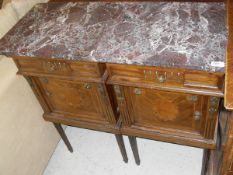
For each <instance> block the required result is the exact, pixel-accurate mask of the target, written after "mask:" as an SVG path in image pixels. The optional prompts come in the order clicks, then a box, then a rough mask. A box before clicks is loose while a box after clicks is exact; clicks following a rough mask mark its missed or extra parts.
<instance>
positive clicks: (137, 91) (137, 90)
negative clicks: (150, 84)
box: [134, 88, 142, 95]
mask: <svg viewBox="0 0 233 175" xmlns="http://www.w3.org/2000/svg"><path fill="white" fill-rule="evenodd" d="M134 94H136V95H141V94H142V91H141V89H139V88H135V89H134Z"/></svg>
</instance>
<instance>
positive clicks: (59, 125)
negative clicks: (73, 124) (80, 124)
mask: <svg viewBox="0 0 233 175" xmlns="http://www.w3.org/2000/svg"><path fill="white" fill-rule="evenodd" d="M53 124H54V126H55V128H56V129H57V131H58V133H59V134H60V136H61V138H62V140H63V142H64V143H65V144H66V146H67V148H68V150H69V151H70V152H71V153H72V152H73V148H72V146H71V144H70V142H69V140H68V138H67V136H66V133H65V132H64V130H63V128H62V126H61V124H58V123H53Z"/></svg>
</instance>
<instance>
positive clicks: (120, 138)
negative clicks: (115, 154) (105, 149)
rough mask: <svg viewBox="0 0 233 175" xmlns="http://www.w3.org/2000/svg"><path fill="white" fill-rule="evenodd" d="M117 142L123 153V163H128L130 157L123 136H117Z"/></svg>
mask: <svg viewBox="0 0 233 175" xmlns="http://www.w3.org/2000/svg"><path fill="white" fill-rule="evenodd" d="M115 137H116V140H117V144H118V146H119V149H120V151H121V155H122V157H123V161H124V162H125V163H127V162H128V156H127V153H126V149H125V144H124V140H123V136H122V135H121V134H115Z"/></svg>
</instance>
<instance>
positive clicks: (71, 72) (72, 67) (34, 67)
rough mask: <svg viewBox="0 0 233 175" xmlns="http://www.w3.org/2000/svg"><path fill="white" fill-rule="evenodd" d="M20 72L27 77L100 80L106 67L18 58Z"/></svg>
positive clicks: (89, 63)
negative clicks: (40, 76)
mask: <svg viewBox="0 0 233 175" xmlns="http://www.w3.org/2000/svg"><path fill="white" fill-rule="evenodd" d="M14 60H15V62H16V64H17V65H18V68H19V72H20V73H22V74H25V75H42V76H59V77H60V78H61V77H63V78H69V79H82V78H83V79H84V78H90V79H91V78H92V79H100V78H101V77H102V76H103V74H104V71H105V65H104V64H101V63H95V62H83V61H66V60H57V59H38V58H27V57H17V58H15V59H14Z"/></svg>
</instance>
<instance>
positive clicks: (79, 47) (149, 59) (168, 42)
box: [0, 2, 227, 71]
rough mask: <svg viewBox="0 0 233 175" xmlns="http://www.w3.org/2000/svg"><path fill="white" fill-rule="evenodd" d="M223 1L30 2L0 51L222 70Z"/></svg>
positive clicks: (36, 55) (223, 46) (2, 52)
mask: <svg viewBox="0 0 233 175" xmlns="http://www.w3.org/2000/svg"><path fill="white" fill-rule="evenodd" d="M225 23H226V7H225V4H224V3H203V2H78V3H71V2H70V3H47V4H38V5H36V6H35V7H34V8H33V9H32V10H31V11H30V12H29V13H28V14H27V15H26V16H25V17H24V18H23V19H22V20H21V21H20V22H19V23H18V24H17V25H16V26H15V27H14V28H13V29H12V30H11V31H10V32H9V33H8V34H7V35H6V36H5V37H4V38H3V39H2V40H0V54H4V55H7V56H30V57H41V58H61V59H69V60H88V61H98V62H111V63H125V64H138V65H150V66H163V67H176V68H188V69H197V70H205V71H224V67H216V66H213V64H212V63H213V62H220V63H222V62H223V63H224V62H225V52H226V43H227V29H226V27H225V25H226V24H225Z"/></svg>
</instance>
